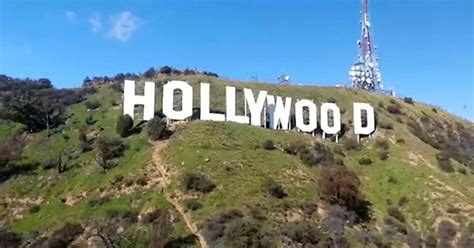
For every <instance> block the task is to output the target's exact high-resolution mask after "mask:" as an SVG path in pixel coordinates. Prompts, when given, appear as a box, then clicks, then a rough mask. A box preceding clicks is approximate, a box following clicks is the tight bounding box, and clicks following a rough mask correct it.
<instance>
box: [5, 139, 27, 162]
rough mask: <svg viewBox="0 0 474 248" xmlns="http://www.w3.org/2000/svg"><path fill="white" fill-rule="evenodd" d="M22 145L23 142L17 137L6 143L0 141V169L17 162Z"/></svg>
mask: <svg viewBox="0 0 474 248" xmlns="http://www.w3.org/2000/svg"><path fill="white" fill-rule="evenodd" d="M24 144H25V141H24V140H23V139H22V138H20V137H17V136H15V137H13V138H11V139H10V140H8V141H6V142H1V141H0V168H2V167H4V166H7V165H9V164H13V163H15V162H17V161H19V160H20V159H21V154H22V152H23V147H24Z"/></svg>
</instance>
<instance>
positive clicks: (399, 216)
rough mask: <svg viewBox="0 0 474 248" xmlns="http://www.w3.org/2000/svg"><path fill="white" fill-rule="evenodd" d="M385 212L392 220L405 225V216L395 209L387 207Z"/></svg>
mask: <svg viewBox="0 0 474 248" xmlns="http://www.w3.org/2000/svg"><path fill="white" fill-rule="evenodd" d="M387 212H388V215H390V216H392V217H393V218H395V219H397V220H399V221H400V222H402V223H405V221H406V220H405V216H404V215H403V213H402V212H401V211H400V209H398V208H397V207H389V208H388V210H387Z"/></svg>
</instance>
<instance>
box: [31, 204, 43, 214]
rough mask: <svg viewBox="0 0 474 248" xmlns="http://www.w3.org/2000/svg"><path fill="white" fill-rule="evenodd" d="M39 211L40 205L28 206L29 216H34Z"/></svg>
mask: <svg viewBox="0 0 474 248" xmlns="http://www.w3.org/2000/svg"><path fill="white" fill-rule="evenodd" d="M40 210H41V206H40V205H37V204H33V205H31V206H30V208H29V209H28V213H30V214H34V213H37V212H39V211H40Z"/></svg>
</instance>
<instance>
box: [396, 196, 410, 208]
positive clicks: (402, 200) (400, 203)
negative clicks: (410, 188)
mask: <svg viewBox="0 0 474 248" xmlns="http://www.w3.org/2000/svg"><path fill="white" fill-rule="evenodd" d="M408 202H409V200H408V198H407V197H406V196H402V197H400V199H399V200H398V206H400V207H403V206H405V205H406V204H407V203H408Z"/></svg>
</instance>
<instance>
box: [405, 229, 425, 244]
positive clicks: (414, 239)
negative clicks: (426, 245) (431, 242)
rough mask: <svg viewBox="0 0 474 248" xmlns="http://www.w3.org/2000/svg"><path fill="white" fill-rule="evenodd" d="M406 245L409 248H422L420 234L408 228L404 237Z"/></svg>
mask: <svg viewBox="0 0 474 248" xmlns="http://www.w3.org/2000/svg"><path fill="white" fill-rule="evenodd" d="M406 243H407V244H408V246H409V247H410V248H422V247H423V239H422V238H421V235H420V233H418V232H417V231H416V230H415V229H413V228H412V227H410V228H408V233H407V236H406Z"/></svg>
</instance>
